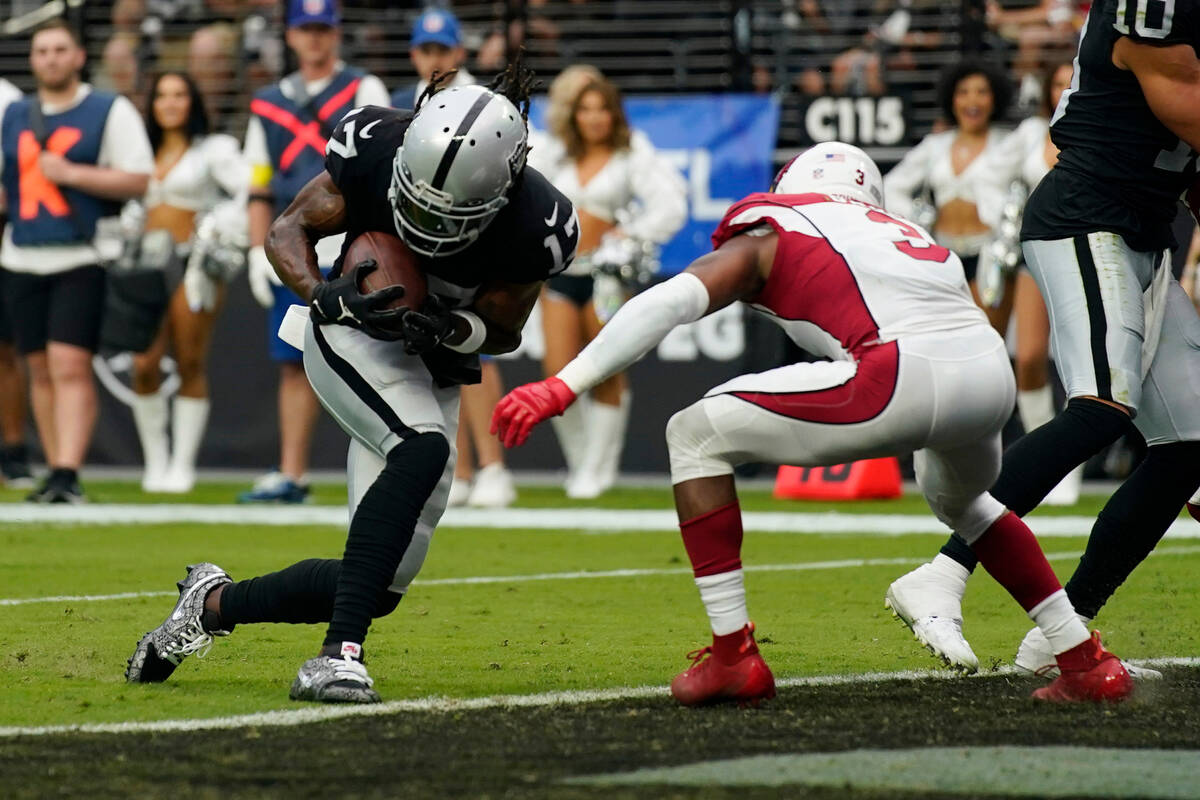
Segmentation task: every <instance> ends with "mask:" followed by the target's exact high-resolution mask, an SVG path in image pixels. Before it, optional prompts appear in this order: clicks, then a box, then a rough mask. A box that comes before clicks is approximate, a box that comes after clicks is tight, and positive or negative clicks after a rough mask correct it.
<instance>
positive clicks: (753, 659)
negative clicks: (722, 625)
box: [671, 622, 775, 706]
mask: <svg viewBox="0 0 1200 800" xmlns="http://www.w3.org/2000/svg"><path fill="white" fill-rule="evenodd" d="M705 656H708V658H705ZM688 658H690V659H692V666H691V667H689V668H688V669H686V670H684V671H683V672H681V673H679V674H678V675H676V676H675V680H673V681H671V694H672V695H674V696H675V699H676V700H678V701H679V702H680V703H682V704H683V705H685V706H704V705H710V704H712V703H723V702H736V703H737V704H738V705H742V706H744V705H747V704H749V705H753V706H757V705H758V704H759V703H761V702H762V701H763V700H770V699H771V698H772V697H774V696H775V676H774V675H772V674H771V668H770V667H768V666H767V662H766V661H763V657H762V656H761V655H759V654H758V644H757V643H755V641H754V623H753V622H751V623H750V624H748V625H747V626H746V627H744V628H742V629H741V630H740V631H737V632H736V633H732V634H729V635H728V636H713V644H712V646H711V647H704V648H701V649H699V650H693V651H692V652H690V653H688Z"/></svg>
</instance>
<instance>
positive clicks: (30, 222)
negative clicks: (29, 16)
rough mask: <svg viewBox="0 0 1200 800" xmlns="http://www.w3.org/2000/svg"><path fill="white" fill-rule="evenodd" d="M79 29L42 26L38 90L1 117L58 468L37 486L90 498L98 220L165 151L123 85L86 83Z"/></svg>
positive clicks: (25, 304)
mask: <svg viewBox="0 0 1200 800" xmlns="http://www.w3.org/2000/svg"><path fill="white" fill-rule="evenodd" d="M85 58H86V54H85V53H84V50H83V48H82V47H80V44H79V38H78V36H77V34H76V33H75V32H74V31H73V30H72V29H71V28H70V27H69V26H68V25H67V24H66V23H64V22H61V21H52V22H49V23H46V24H45V25H44V26H42V27H41V28H39V29H38V30H37V32H35V33H34V35H33V40H32V43H31V47H30V56H29V63H30V66H31V68H32V71H33V75H34V78H35V79H36V81H37V87H38V89H37V93H36V95H33V96H30V97H26V98H23V99H20V100H17V101H16V102H13V103H12V104H11V105H10V106H9V108H8V109H7V111H6V112H5V114H4V118H3V123H2V124H0V179H2V180H3V184H4V191H5V194H6V195H7V197H8V203H9V209H10V215H9V224H8V228H7V230H5V232H4V244H3V247H2V248H0V262H3V264H4V266H5V268H6V269H7V270H8V271H9V275H8V281H7V282H6V286H5V298H4V300H5V304H6V306H7V310H8V313H9V316H10V318H11V320H12V325H13V334H14V338H15V340H16V345H17V350H18V351H19V352H20V353H21V354H22V355H23V356H24V357H25V361H26V364H27V365H28V369H29V376H30V381H31V386H32V400H33V415H34V419H35V421H36V422H37V428H38V434H39V436H40V437H41V441H42V449H43V450H44V451H45V454H46V463H47V464H48V465H49V467H50V469H51V471H50V474H49V475H48V476H47V478H46V480H45V481H44V482H43V484H42V485H41V487H40V488H38V489H37V490H35V491H34V492H33V494H31V495H30V496H29V499H30V500H33V501H36V502H51V503H77V502H81V501H83V500H84V495H83V490H82V488H81V486H80V484H79V478H78V470H79V468H80V466H81V465H82V463H83V459H84V456H85V455H86V454H87V448H88V444H89V443H90V442H91V438H92V431H93V429H94V428H95V424H96V414H97V400H96V386H95V382H94V379H93V377H92V355H93V353H95V351H96V347H97V345H98V343H99V337H100V322H101V316H102V311H103V301H102V298H103V297H104V285H105V272H104V268H103V267H102V266H100V264H101V263H102V262H103V261H104V260H105V259H106V257H110V256H112V255H114V254H112V253H101V252H100V248H101V246H102V244H101V241H100V240H99V239H98V237H97V236H96V228H97V225H96V223H97V222H98V221H100V220H101V219H104V218H109V217H114V216H116V215H117V213H118V212H119V209H120V205H121V203H123V202H124V201H125V200H128V199H130V198H132V197H140V196H141V195H142V194H144V193H145V191H146V186H147V184H148V183H149V180H150V174H151V172H152V171H153V169H154V156H153V153H152V151H151V149H150V141H149V139H148V138H147V136H146V130H145V126H144V124H143V123H142V118H141V117H140V116H139V115H138V113H137V110H136V109H135V108H134V107H133V104H132V103H130V102H129V101H128V100H126V99H125V98H124V97H121V96H120V95H115V94H111V93H109V92H101V91H95V90H93V89H92V87H91V86H89V85H88V84H86V83H82V82H80V79H79V73H80V70H81V69H82V68H83V64H84V60H85Z"/></svg>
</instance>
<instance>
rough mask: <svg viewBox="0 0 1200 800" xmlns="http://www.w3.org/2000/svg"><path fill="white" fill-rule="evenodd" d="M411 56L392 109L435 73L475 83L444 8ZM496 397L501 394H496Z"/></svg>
mask: <svg viewBox="0 0 1200 800" xmlns="http://www.w3.org/2000/svg"><path fill="white" fill-rule="evenodd" d="M408 57H409V58H410V59H411V60H412V65H413V69H415V70H416V71H417V82H416V83H414V84H408V85H407V86H401V87H400V88H399V89H397V90H396V91H394V92H392V107H393V108H403V109H412V107H413V106H414V105H415V104H416V100H417V98H418V97H420V95H421V92H423V91H425V87H426V86H428V85H429V81H430V80H431V79H432V78H433V76H434V74H438V75H443V74H445V73H447V72H450V71H451V70H458V71H457V72H456V73H455V75H454V77H453V78H452V79H451V81H450V84H449V86H450V87H452V86H469V85H470V84H472V83H475V77H474V76H473V75H471V73H469V72H467V70H466V68H465V67H463V63H464V62H465V61H466V60H467V51H466V49H465V48H463V44H462V28H461V27H460V26H459V24H458V18H457V17H455V16H454V15H453V14H451V13H450V12H449V11H446V10H444V9H440V8H430V9H426V10H425V12H424V13H422V14H421V16H419V17H417V19H416V21H415V22H414V23H413V28H412V36H411V37H410V38H409V41H408ZM447 88H449V87H447ZM496 399H497V400H499V399H500V397H499V396H498V395H497V397H496Z"/></svg>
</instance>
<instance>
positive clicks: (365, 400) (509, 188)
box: [126, 63, 578, 703]
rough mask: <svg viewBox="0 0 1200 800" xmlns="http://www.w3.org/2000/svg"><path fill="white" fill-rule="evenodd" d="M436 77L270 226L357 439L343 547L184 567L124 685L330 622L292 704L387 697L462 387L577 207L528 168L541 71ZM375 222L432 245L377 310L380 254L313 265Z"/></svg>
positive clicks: (559, 259)
mask: <svg viewBox="0 0 1200 800" xmlns="http://www.w3.org/2000/svg"><path fill="white" fill-rule="evenodd" d="M443 82H444V81H435V82H434V83H433V85H432V86H431V87H430V88H429V89H428V90H427V91H426V92H425V93H424V94H423V96H422V98H421V102H419V103H418V104H417V108H416V110H415V112H409V111H398V110H395V109H390V108H381V107H377V106H367V107H364V108H360V109H357V110H355V111H352V112H350V113H349V114H347V115H346V116H345V117H344V118H343V119H342V122H341V123H340V124H339V125H338V127H337V129H336V130H335V131H334V135H333V136H332V137H331V138H330V141H329V146H328V150H327V158H326V169H325V171H324V172H323V173H322V174H321V175H319V176H317V177H316V178H314V179H313V180H312V181H311V182H310V183H309V184H308V185H307V186H306V187H305V188H304V189H303V190H302V191H301V193H300V194H299V195H298V196H297V197H296V199H295V201H294V202H293V203H292V204H291V206H290V207H289V208H288V209H287V210H286V211H285V212H284V213H283V214H282V216H280V217H279V219H277V220H276V221H275V223H274V224H273V225H272V226H271V230H270V233H269V234H268V238H267V248H268V253H269V254H270V256H271V260H272V262H273V263H274V265H275V268H276V271H277V272H278V274H279V277H280V278H281V279H282V280H283V282H284V283H285V284H286V285H288V286H289V287H290V288H291V289H292V290H293V291H295V292H296V293H297V294H298V295H299V296H300V297H302V298H307V299H308V302H309V305H308V309H307V311H308V317H309V319H308V320H303V318H302V317H301V316H300V315H298V314H295V313H293V314H292V315H291V319H292V320H293V321H294V320H296V319H302V320H303V324H300V325H296V323H295V322H292V323H288V322H285V324H284V326H282V327H281V334H282V335H285V336H289V337H290V338H294V339H296V341H297V342H298V343H300V344H302V346H303V350H304V366H305V371H306V373H307V375H308V378H309V380H310V382H311V383H312V385H313V389H314V390H315V391H316V393H317V396H318V397H319V398H320V400H321V402H322V404H323V405H325V407H326V408H327V409H328V410H329V412H330V414H331V415H332V416H333V417H334V419H336V420H338V422H339V424H341V426H342V428H343V429H344V430H345V431H346V432H347V433H348V434H349V435H350V452H349V456H348V463H347V472H348V491H349V500H350V508H351V522H350V530H349V535H348V537H347V541H346V548H345V552H344V555H343V557H342V558H341V559H309V560H306V561H301V562H299V563H297V564H293V565H292V566H290V567H287V568H285V569H283V570H281V571H279V572H275V573H271V574H269V575H264V576H261V577H258V578H252V579H250V580H244V581H239V582H236V583H234V582H233V581H232V580H231V578H230V577H229V575H228V574H226V573H225V572H224V571H223V570H222V569H221V568H220V567H217V566H216V565H214V564H210V563H205V564H199V565H196V566H192V567H189V568H188V575H187V577H186V578H185V579H184V580H183V581H181V582H180V583H179V587H180V596H179V601H178V602H177V604H176V606H175V609H174V611H173V612H172V614H171V616H170V617H168V618H167V620H166V621H164V622H163V624H162V625H160V626H159V627H158V628H156V629H154V630H153V631H151V632H149V633H148V634H146V635H145V636H144V637H143V638H142V640H141V641H140V642H139V643H138V646H137V649H136V651H135V652H134V654H133V656H132V657H131V658H130V661H129V668H128V670H127V671H126V677H127V679H128V680H129V681H132V682H140V683H146V682H158V681H162V680H165V679H166V678H167V677H168V676H169V675H170V674H171V672H172V671H173V670H174V669H175V667H176V666H177V665H178V664H179V663H180V661H182V659H183V658H184V657H185V656H187V655H189V654H191V653H195V652H197V651H199V650H201V649H203V648H206V647H207V646H208V645H209V644H210V643H211V641H212V637H213V636H214V635H225V634H227V633H228V632H230V631H232V630H233V628H234V627H235V626H236V625H239V624H246V623H252V622H292V623H316V622H325V623H328V629H327V632H326V635H325V639H324V643H323V645H322V647H321V650H320V652H319V654H318V655H317V656H316V657H315V658H312V659H310V660H309V661H307V662H306V663H305V664H304V665H303V666H302V667H301V668H300V672H299V675H298V676H297V678H296V681H295V682H294V683H293V685H292V689H291V697H292V698H293V699H298V700H316V701H322V702H356V703H373V702H378V701H379V695H378V693H377V692H376V691H375V690H374V689H373V688H372V680H371V678H370V677H369V676H368V675H367V671H366V668H365V667H364V666H363V658H362V643H363V640H364V639H365V638H366V634H367V627H368V626H369V625H370V623H371V620H372V619H373V618H377V617H381V616H384V615H386V614H388V613H390V612H391V611H392V610H394V609H395V608H396V605H397V604H398V603H399V601H400V598H401V597H402V596H403V594H404V592H405V591H406V590H407V588H408V585H409V583H410V582H411V581H412V579H413V577H414V576H415V575H416V573H417V570H418V569H420V566H421V563H422V561H423V560H424V558H425V553H426V551H427V549H428V547H429V541H430V537H431V536H432V533H433V529H434V527H435V526H436V525H437V522H438V520H439V518H440V517H441V515H442V512H443V510H444V509H445V505H446V498H447V494H448V492H449V489H450V482H451V477H452V475H453V472H454V457H455V454H454V451H453V447H452V442H453V441H454V436H455V426H456V425H457V420H458V397H459V386H460V385H462V384H465V383H472V382H475V381H478V380H479V358H478V353H481V352H483V353H503V352H508V351H510V350H513V349H515V348H516V347H517V345H518V344H519V343H520V339H521V334H520V331H521V329H522V327H523V325H524V323H525V320H526V318H527V317H528V315H529V312H530V311H531V310H532V308H533V303H534V301H535V299H536V298H537V296H538V293H539V291H540V289H541V286H542V283H543V281H544V280H545V279H547V278H548V277H550V276H552V275H555V274H557V273H558V272H561V271H562V270H563V269H564V268H565V267H566V266H567V265H568V264H569V263H570V261H571V259H572V257H573V256H574V252H575V245H576V239H577V229H578V224H577V221H576V218H575V212H574V209H573V208H572V206H571V203H570V201H569V200H567V198H566V197H565V196H564V195H562V194H561V193H560V192H559V191H558V190H556V189H555V188H554V187H553V186H551V185H550V184H549V182H548V181H546V179H545V178H543V177H542V176H541V175H540V174H539V173H537V172H536V171H535V170H533V169H531V168H528V169H527V168H526V167H525V156H526V152H527V150H528V147H527V144H526V138H527V123H526V119H525V117H526V114H527V112H528V98H529V90H530V86H531V73H529V72H528V71H527V70H525V69H524V68H523V67H521V66H520V65H519V63H518V64H514V65H512V66H510V67H509V69H508V70H507V71H506V72H505V73H504V74H503V75H501V76H499V77H498V78H497V79H496V80H495V81H494V82H493V83H492V85H491V87H490V88H485V87H482V86H461V87H454V88H450V89H445V90H443V91H438V89H439V87H440V86H441V85H442V84H443ZM368 231H381V232H385V233H389V234H396V233H399V235H400V238H401V239H403V240H404V242H405V244H406V245H407V246H408V248H409V249H410V250H411V251H413V252H414V253H417V254H419V255H420V256H423V258H422V259H421V264H422V267H423V268H424V269H425V271H426V277H427V280H428V289H429V297H428V298H427V300H426V302H425V305H424V306H423V307H422V308H421V309H420V310H416V309H407V308H398V309H391V310H384V309H383V306H384V305H386V304H388V303H390V302H391V301H393V300H394V299H396V298H397V297H398V296H400V294H401V291H402V290H400V289H398V288H397V287H389V288H385V289H380V290H378V291H375V292H371V293H369V294H365V295H364V294H362V293H361V292H360V289H359V287H360V285H361V279H362V278H363V277H364V275H365V274H366V273H368V272H369V271H370V270H372V269H374V268H375V267H376V265H375V264H373V263H371V262H369V261H368V262H363V263H359V264H344V263H339V264H337V265H336V266H335V268H334V271H333V272H332V273H331V274H330V277H329V279H328V280H327V281H326V280H323V279H322V278H321V274H320V271H319V270H318V269H317V260H316V252H315V250H314V244H315V243H316V242H317V240H319V239H320V238H322V237H324V236H331V235H334V234H337V233H342V232H345V233H346V234H347V236H346V241H347V242H348V243H349V242H353V241H354V239H356V238H357V237H358V236H359V235H360V234H362V233H365V232H368ZM345 252H346V250H345V249H343V259H341V260H344V256H345ZM294 310H296V311H298V310H300V308H299V307H296V308H295V309H294ZM289 327H292V330H291V332H289V330H288V329H289ZM296 328H298V330H299V332H300V333H301V335H302V338H296V337H295V336H294V333H295V329H296Z"/></svg>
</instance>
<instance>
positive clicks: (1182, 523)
mask: <svg viewBox="0 0 1200 800" xmlns="http://www.w3.org/2000/svg"><path fill="white" fill-rule="evenodd" d="M742 518H743V526H744V528H745V529H746V530H748V531H756V532H760V533H795V534H822V535H829V534H843V533H852V534H856V535H863V534H875V535H880V536H901V535H905V534H914V533H927V534H938V535H944V534H946V533H948V529H947V528H946V527H945V526H944V525H942V524H941V523H940V522H938V521H937V519H935V518H934V517H933V516H932V515H928V514H848V513H842V512H840V511H824V512H811V511H747V512H744V513H743V515H742ZM1094 522H1095V519H1094V518H1093V517H1083V516H1070V517H1053V516H1038V515H1034V516H1031V517H1030V518H1029V523H1030V526H1031V527H1032V528H1033V529H1034V532H1035V533H1037V534H1038V536H1087V535H1088V534H1089V533H1091V530H1092V524H1093V523H1094ZM44 523H59V524H63V523H66V524H75V525H166V524H173V523H190V524H209V525H272V526H285V527H291V526H296V525H323V526H333V527H338V528H344V527H345V526H346V523H347V511H346V509H345V508H344V507H342V506H305V505H298V506H252V505H186V504H170V503H160V504H140V503H138V504H113V505H104V504H99V503H97V504H94V505H77V506H73V505H65V504H64V505H36V504H32V503H29V504H22V503H7V504H4V505H2V506H0V524H31V525H36V524H44ZM441 527H443V528H512V529H515V530H518V531H520V530H526V531H546V530H550V531H560V530H568V531H577V530H582V531H585V532H587V533H591V534H601V533H625V532H629V531H671V532H675V531H678V530H679V525H678V523H677V521H676V518H675V512H674V511H670V510H666V509H663V510H630V509H605V508H501V509H480V508H451V509H449V510H447V511H446V515H445V516H444V517H443V518H442V523H441ZM1167 536H1169V537H1172V538H1177V539H1200V525H1198V524H1197V523H1196V522H1195V521H1194V520H1190V519H1181V520H1176V521H1175V523H1174V524H1172V525H1171V528H1170V530H1169V531H1168V532H1167Z"/></svg>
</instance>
